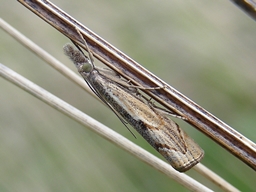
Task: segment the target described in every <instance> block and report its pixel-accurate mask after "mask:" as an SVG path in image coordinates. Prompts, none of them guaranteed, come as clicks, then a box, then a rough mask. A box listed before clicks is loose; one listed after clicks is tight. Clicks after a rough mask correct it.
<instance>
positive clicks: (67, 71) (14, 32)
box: [0, 19, 239, 192]
mask: <svg viewBox="0 0 256 192" xmlns="http://www.w3.org/2000/svg"><path fill="white" fill-rule="evenodd" d="M0 27H1V28H2V29H4V30H5V31H6V32H7V33H8V34H10V35H11V36H12V37H13V38H15V39H16V40H17V41H18V42H20V43H21V44H22V45H23V46H25V47H27V48H28V49H29V50H30V51H32V52H33V53H35V54H36V55H37V56H39V57H40V58H41V59H43V60H44V61H45V62H46V63H48V64H49V65H50V66H52V67H53V68H54V69H56V70H57V71H59V72H60V73H61V74H63V75H64V76H66V77H67V78H68V79H70V80H71V81H73V82H74V83H76V84H77V85H78V86H80V87H81V88H83V89H85V90H86V91H87V92H89V93H91V95H93V96H94V97H95V94H93V93H92V91H91V90H90V89H88V87H87V86H86V83H85V82H84V80H81V78H78V76H77V75H76V74H74V73H73V72H72V71H71V70H70V69H69V68H67V67H66V66H65V65H64V64H62V63H61V62H60V61H58V60H57V59H55V58H54V57H53V56H51V55H50V54H49V53H47V52H46V51H45V50H43V49H42V48H41V47H39V46H38V45H36V44H35V43H34V42H32V41H31V40H30V39H28V38H27V37H25V36H24V35H23V34H21V33H20V32H19V31H17V30H16V29H14V28H13V27H12V26H10V25H9V24H8V23H6V22H5V21H3V20H2V19H0ZM81 81H82V82H81ZM95 98H97V99H98V97H95ZM202 168H203V169H202ZM195 170H196V171H197V172H199V173H200V174H202V175H204V176H205V177H206V178H208V179H209V180H210V181H212V182H213V183H215V184H216V185H217V186H220V187H221V188H222V189H223V190H224V191H233V192H236V191H239V190H238V189H236V188H235V187H233V186H232V185H231V184H229V183H228V182H227V181H225V180H224V179H223V178H220V177H219V176H216V174H215V173H213V172H212V171H211V170H209V169H208V168H206V167H205V166H203V165H202V164H200V165H198V166H196V167H195ZM205 170H207V171H205ZM216 178H217V179H216Z"/></svg>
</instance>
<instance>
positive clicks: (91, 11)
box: [0, 0, 256, 192]
mask: <svg viewBox="0 0 256 192" xmlns="http://www.w3.org/2000/svg"><path fill="white" fill-rule="evenodd" d="M52 2H53V3H54V4H56V5H57V6H59V7H60V8H62V9H63V10H64V11H65V12H67V13H68V14H70V15H71V16H73V17H74V18H76V19H77V20H78V21H80V22H81V23H83V24H84V25H85V26H87V27H88V28H90V29H91V30H93V31H94V32H96V33H97V34H98V35H100V36H101V37H103V38H104V39H106V40H107V41H108V42H110V43H111V44H113V45H114V46H116V47H117V48H119V49H120V50H122V51H123V52H124V53H126V54H127V55H129V56H130V57H131V58H133V59H134V60H136V61H138V62H139V63H140V64H142V65H143V66H144V67H145V68H147V69H148V70H150V71H151V72H153V73H154V74H156V75H158V76H159V77H160V78H162V79H163V80H164V81H166V82H167V83H169V84H170V85H172V86H173V87H174V88H176V89H177V90H179V91H180V92H181V93H183V94H185V95H186V96H187V97H189V98H190V99H192V100H193V101H195V102H196V103H198V104H199V105H201V106H202V107H203V108H205V109H207V110H208V111H210V112H211V113H212V114H214V115H215V116H217V117H218V118H220V119H221V120H223V121H224V122H225V123H227V124H229V125H230V126H232V127H234V128H235V129H236V130H237V131H239V132H240V133H242V134H243V135H245V136H246V137H248V138H249V139H251V140H252V141H256V134H255V124H256V118H255V114H256V89H255V87H256V75H255V70H256V64H255V61H256V54H255V53H256V52H255V50H256V35H255V34H256V33H255V31H256V23H255V21H254V20H252V19H251V18H250V17H248V16H247V15H246V14H245V13H243V12H242V11H241V10H240V9H239V8H238V7H236V6H235V5H234V4H232V3H231V2H230V1H221V0H216V1H212V0H211V1H210V0H197V1H193V2H192V1H178V0H177V1H170V0H160V1H159V0H158V1H156V0H151V1H147V0H140V1H136V0H130V1H118V0H110V1H104V0H93V1H92V0H88V1H82V0H75V1H64V0H53V1H52ZM0 4H1V6H0V17H2V18H3V19H4V20H6V21H7V22H9V23H10V24H11V25H13V26H14V27H15V28H17V29H18V30H19V31H21V32H22V33H23V34H25V35H26V36H27V37H29V38H30V39H32V40H33V41H34V42H35V43H37V44H38V45H40V46H41V47H43V48H44V49H45V50H46V51H48V52H49V53H50V54H52V55H53V56H55V57H56V58H57V59H59V60H60V61H62V62H63V63H65V64H66V65H67V66H68V67H70V68H71V69H72V70H74V71H76V70H75V68H74V66H73V64H72V63H71V62H70V61H69V60H68V59H67V58H66V56H65V55H64V54H63V51H62V47H63V45H64V44H65V43H66V42H68V41H69V40H68V39H67V38H66V37H64V36H63V35H62V34H60V33H59V32H58V31H56V30H55V29H54V28H52V27H51V26H49V25H48V24H47V23H45V22H44V21H43V20H41V19H40V18H38V17H37V16H36V15H34V14H33V13H32V12H30V11H29V10H28V9H26V8H25V7H23V6H22V5H21V4H19V3H18V2H17V1H5V0H0ZM0 45H1V46H0V62H1V63H3V64H5V65H6V66H8V67H10V68H11V69H13V70H15V71H16V72H18V73H20V74H21V75H23V76H25V77H26V78H28V79H29V80H31V81H33V82H35V83H37V84H38V85H39V86H42V87H43V88H44V89H46V90H48V91H50V92H51V93H53V94H55V95H57V96H58V97H60V98H61V99H63V100H65V101H67V102H69V103H71V104H72V105H74V106H75V107H77V108H79V109H80V110H82V111H84V112H85V113H87V114H89V115H91V116H92V117H94V118H95V119H97V120H99V121H100V122H102V123H104V124H105V125H107V126H109V127H111V128H113V129H114V130H115V131H117V132H119V133H120V134H122V135H124V136H125V137H127V138H129V139H130V140H132V141H133V142H135V143H137V144H138V145H140V146H142V147H143V148H145V149H147V150H148V151H151V152H152V153H154V154H156V155H157V156H159V154H158V153H157V152H155V151H154V149H152V148H151V147H150V146H149V145H148V144H147V143H146V141H144V140H143V139H142V138H141V137H140V136H139V135H138V134H137V133H136V136H137V139H134V138H133V136H132V135H131V134H130V133H129V131H127V129H126V128H125V127H124V126H123V125H122V123H121V122H120V121H119V119H118V118H117V117H116V116H115V115H114V114H113V113H112V112H111V111H110V110H109V109H107V108H106V107H104V106H103V105H102V104H101V103H99V102H98V101H96V100H95V99H93V98H92V97H91V96H89V95H88V94H87V93H85V92H84V91H83V90H81V89H80V88H78V87H77V86H76V85H74V84H73V83H72V82H70V81H69V80H67V79H66V78H64V77H63V76H62V75H60V74H59V73H58V72H56V71H55V70H54V69H52V68H51V67H49V66H48V65H46V64H45V63H44V62H43V61H42V60H40V59H39V58H37V56H35V55H34V54H33V53H31V52H30V51H28V50H27V49H26V48H24V47H23V46H21V45H20V44H19V43H17V42H16V41H15V40H14V39H12V38H11V37H10V36H9V35H7V34H6V33H5V32H3V31H2V30H0ZM98 64H99V63H98ZM0 87H1V88H0V90H1V94H0V95H1V96H0V106H1V107H0V191H2V192H7V191H12V192H14V191H19V192H23V191H24V192H25V191H26V192H27V191H37V192H40V191H63V192H66V191H104V192H108V191H111V192H112V191H122V192H130V191H133V192H141V191H147V192H154V191H187V189H185V188H184V187H182V186H181V185H180V184H177V183H176V182H174V181H173V180H170V179H168V178H167V177H166V176H165V175H163V174H162V173H159V172H157V171H156V170H154V169H153V168H151V167H149V166H148V165H146V164H144V163H142V162H140V161H139V160H138V159H136V158H134V157H133V156H131V155H130V154H127V153H126V152H124V151H122V150H121V149H119V148H117V147H116V146H114V145H113V144H111V143H109V142H108V141H106V140H104V139H102V138H100V137H99V136H97V135H96V134H95V133H93V132H91V131H89V130H87V129H86V128H85V127H82V126H81V125H80V124H78V123H76V122H74V121H73V120H71V119H70V118H68V117H66V116H64V115H62V114H60V113H59V112H57V111H56V110H54V109H52V108H51V107H49V106H47V105H45V104H44V103H42V102H41V101H39V100H38V99H36V98H34V97H33V96H31V95H29V94H27V93H26V92H24V91H22V90H21V89H19V88H17V87H16V86H13V85H12V84H10V83H9V82H7V81H6V80H4V79H2V78H0ZM175 121H177V122H178V123H179V124H180V126H181V127H183V128H184V129H185V130H186V131H187V132H188V133H189V134H190V135H191V137H193V138H194V139H195V140H196V141H197V142H198V143H199V144H200V145H201V146H202V148H203V149H204V150H205V158H204V159H203V161H202V163H203V164H205V165H206V166H208V167H209V168H210V169H212V170H213V171H215V172H216V173H217V174H219V175H220V176H222V177H223V178H225V179H226V180H227V181H229V182H230V183H231V184H233V185H234V186H236V187H237V188H239V189H240V190H241V191H253V190H255V188H256V183H255V171H254V170H252V169H251V168H249V167H248V166H247V165H245V164H244V163H243V162H241V161H240V160H238V159H237V158H236V157H234V156H233V155H231V154H229V153H228V152H227V151H226V150H224V149H222V148H221V147H220V146H218V145H217V144H216V143H214V142H213V141H211V140H210V139H209V138H207V137H206V136H205V135H203V134H202V133H200V132H199V131H197V130H196V129H194V128H193V127H191V126H190V125H188V124H186V123H184V122H182V121H181V120H179V119H175ZM188 174H189V175H191V176H192V177H194V178H195V179H197V180H198V181H200V182H202V183H203V184H205V185H207V186H209V187H210V188H212V189H213V190H215V191H220V189H219V188H217V187H216V186H215V185H213V184H211V183H210V182H209V181H207V180H205V179H204V178H203V177H201V176H200V175H198V174H197V173H196V172H195V171H194V170H191V171H188Z"/></svg>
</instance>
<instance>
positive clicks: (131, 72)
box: [18, 0, 256, 170]
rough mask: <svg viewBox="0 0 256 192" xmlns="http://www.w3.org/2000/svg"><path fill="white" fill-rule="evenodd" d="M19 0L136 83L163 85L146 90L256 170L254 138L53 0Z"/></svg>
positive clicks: (150, 85)
mask: <svg viewBox="0 0 256 192" xmlns="http://www.w3.org/2000/svg"><path fill="white" fill-rule="evenodd" d="M18 1H19V2H20V3H22V4H23V5H24V6H26V7H27V8H28V9H30V10H31V11H33V12H34V13H35V14H37V15H38V16H39V17H41V18H42V19H44V20H45V21H46V22H48V23H49V24H50V25H52V26H53V27H55V28H56V29H57V30H59V31H60V32H61V33H62V34H64V35H65V36H67V37H68V38H70V39H72V40H73V41H74V42H76V43H78V44H79V45H81V46H82V47H83V48H85V46H84V45H83V43H82V42H83V41H82V39H81V38H80V37H79V35H78V33H77V29H79V30H80V32H81V34H82V35H83V37H84V39H85V40H86V41H87V43H88V45H89V48H90V50H91V51H92V53H93V55H94V56H95V57H96V58H98V59H99V60H100V61H102V62H103V63H104V64H106V65H107V66H109V67H110V68H112V69H113V70H115V71H116V72H118V73H120V74H121V75H122V76H123V77H125V78H127V79H129V80H131V82H133V83H134V84H135V85H139V86H142V87H163V89H155V90H145V93H146V94H148V95H149V96H151V97H152V98H154V99H155V100H156V101H158V102H159V103H160V104H162V105H163V106H165V107H166V108H168V109H169V110H171V111H173V112H174V113H176V114H178V115H180V116H182V117H183V118H184V119H185V121H186V122H188V123H189V124H191V125H193V126H194V127H196V128H197V129H198V130H200V131H201V132H203V133H204V134H205V135H207V136H208V137H210V138H211V139H212V140H214V141H215V142H217V143H218V144H219V145H221V146H222V147H224V148H225V149H227V150H228V151H229V152H230V153H232V154H233V155H234V156H236V157H238V158H239V159H240V160H242V161H243V162H244V163H246V164H247V165H249V166H250V167H251V168H253V169H254V170H256V146H255V144H254V143H253V142H252V141H250V140H249V139H247V138H246V137H244V136H243V135H242V134H240V133H239V132H237V131H236V130H234V129H233V128H232V127H230V126H228V125H227V124H225V123H224V122H222V121H221V120H219V119H218V118H216V117H215V116H213V115H212V114H210V113H209V112H208V111H206V110H205V109H203V108H202V107H200V106H199V105H197V104H196V103H194V102H193V101H191V100H190V99H188V98H187V97H186V96H184V95H183V94H181V93H180V92H178V91H177V90H175V89H174V88H173V87H171V86H170V85H168V84H167V83H165V82H164V81H162V80H161V79H159V78H158V77H156V76H155V75H153V74H152V73H150V72H149V71H147V70H146V69H145V68H143V67H142V66H141V65H139V64H138V63H136V62H135V61H134V60H132V59H131V58H129V57H128V56H126V55H125V54H124V53H122V52H121V51H119V50H118V49H116V48H115V47H113V46H112V45H110V44H109V43H108V42H106V41H105V40H103V39H102V38H101V37H99V36H98V35H96V34H95V33H93V32H92V31H91V30H89V29H87V28H86V27H85V26H83V25H82V24H81V23H79V22H78V21H76V20H75V19H73V18H72V17H70V16H69V15H67V14H66V13H65V12H63V11H62V10H61V9H59V8H58V7H56V6H55V5H53V4H52V3H51V2H49V1H46V0H41V1H35V0H18ZM85 49H86V48H85Z"/></svg>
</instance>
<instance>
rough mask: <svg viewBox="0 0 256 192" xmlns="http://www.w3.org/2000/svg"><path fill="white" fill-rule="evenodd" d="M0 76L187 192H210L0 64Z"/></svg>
mask: <svg viewBox="0 0 256 192" xmlns="http://www.w3.org/2000/svg"><path fill="white" fill-rule="evenodd" d="M0 76H2V77H3V78H5V79H6V80H8V81H10V82H11V83H13V84H15V85H16V86H18V87H20V88H21V89H23V90H25V91H26V92H28V93H30V94H31V95H33V96H35V97H37V98H38V99H40V100H41V101H43V102H45V103H46V104H48V105H50V106H51V107H53V108H55V109H57V110H58V111H60V112H62V113H63V114H65V115H67V116H69V117H71V118H72V119H74V120H76V121H77V122H79V123H80V124H82V125H84V126H86V127H88V128H90V129H91V130H92V131H94V132H96V133H97V134H99V135H100V136H102V137H103V138H105V139H107V140H109V141H111V142H112V143H114V144H115V145H117V146H119V147H121V148H122V149H125V150H126V151H128V152H129V153H131V154H132V155H134V156H136V157H137V158H139V159H140V160H142V161H144V162H146V163H147V164H149V165H151V166H152V167H154V168H155V169H157V170H158V171H160V172H162V173H164V174H165V175H167V176H168V177H170V178H172V179H174V180H175V181H177V182H178V183H180V184H181V185H183V186H185V187H186V188H188V189H189V190H191V191H198V192H199V191H200V192H208V191H212V190H210V189H209V188H207V187H205V186H203V185H202V184H201V183H199V182H197V181H196V180H194V179H193V178H191V177H189V176H187V175H186V174H183V173H179V172H177V171H175V170H174V169H173V168H172V167H171V166H170V165H169V164H167V163H165V162H163V161H162V160H160V159H158V158H157V157H155V156H154V155H152V154H150V153H149V152H147V151H146V150H144V149H142V148H141V147H139V146H137V145H135V144H134V143H132V142H131V141H129V140H128V139H126V138H125V137H123V136H121V135H120V134H118V133H116V132H114V131H113V130H112V129H110V128H108V127H106V126H105V125H103V124H101V123H99V122H98V121H96V120H94V119H93V118H91V117H89V116H87V115H86V114H84V113H83V112H81V111H80V110H78V109H76V108H74V107H73V106H71V105H69V104H68V103H66V102H64V101H63V100H61V99H59V98H58V97H56V96H54V95H52V94H51V93H49V92H47V91H46V90H44V89H43V88H41V87H39V86H38V85H36V84H34V83H33V82H31V81H29V80H27V79H26V78H24V77H23V76H21V75H19V74H18V73H16V72H14V71H13V70H11V69H9V68H7V67H6V66H4V65H3V64H0Z"/></svg>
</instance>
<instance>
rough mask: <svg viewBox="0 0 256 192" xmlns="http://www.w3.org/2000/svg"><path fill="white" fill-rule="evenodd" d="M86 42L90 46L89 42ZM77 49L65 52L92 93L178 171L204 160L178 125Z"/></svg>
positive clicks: (69, 47) (70, 46)
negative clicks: (96, 65)
mask: <svg viewBox="0 0 256 192" xmlns="http://www.w3.org/2000/svg"><path fill="white" fill-rule="evenodd" d="M80 36H81V35H80ZM84 43H85V44H86V46H87V43H86V41H85V40H84ZM77 48H79V47H78V46H77ZM77 48H76V47H74V46H73V45H71V44H67V45H65V46H64V48H63V49H64V53H65V54H66V55H67V56H68V57H69V58H70V59H71V60H72V61H73V63H74V64H75V66H76V68H77V70H78V72H79V73H80V75H81V76H82V77H83V78H84V80H85V81H86V82H87V84H88V85H89V87H90V88H91V90H92V91H93V92H94V93H95V94H96V95H97V96H98V97H99V98H100V99H101V100H102V101H103V102H104V103H105V104H106V105H107V106H108V107H110V108H111V110H112V111H113V112H114V113H115V114H116V115H117V116H118V117H119V119H120V120H121V121H122V122H123V123H124V124H127V123H129V124H130V125H131V126H132V127H133V128H134V129H135V130H136V131H137V132H138V133H139V134H140V135H141V136H142V137H143V138H144V139H145V140H146V141H147V142H148V143H149V144H150V145H151V146H152V147H153V148H155V149H156V150H157V151H158V152H159V153H160V154H161V155H162V156H163V157H164V158H165V159H166V160H167V161H168V162H169V163H170V164H171V166H172V167H173V168H174V169H176V170H177V171H179V172H184V171H187V170H188V169H190V168H191V167H193V166H194V165H196V164H197V163H198V162H199V161H200V160H201V159H202V158H203V156H204V151H203V150H202V149H201V148H200V146H199V145H198V144H197V143H195V142H194V141H193V139H191V138H190V137H189V136H188V135H187V134H186V133H185V132H184V131H183V130H182V129H180V127H179V125H178V124H176V123H175V122H174V121H172V120H171V119H169V118H168V117H167V115H166V114H164V113H161V112H160V111H159V109H157V108H156V107H155V106H154V105H153V104H151V103H150V102H149V101H148V100H146V99H144V98H143V97H142V95H140V94H139V91H138V90H137V89H136V88H134V87H131V85H130V84H129V83H128V82H127V81H126V80H124V79H121V78H120V77H118V76H117V75H116V73H115V72H114V71H112V70H110V69H109V70H106V69H101V68H98V67H95V66H94V64H93V58H92V55H91V53H90V51H89V49H88V53H89V58H88V57H86V56H85V55H84V53H83V52H82V50H81V49H80V48H79V49H77ZM87 48H88V46H87Z"/></svg>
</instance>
